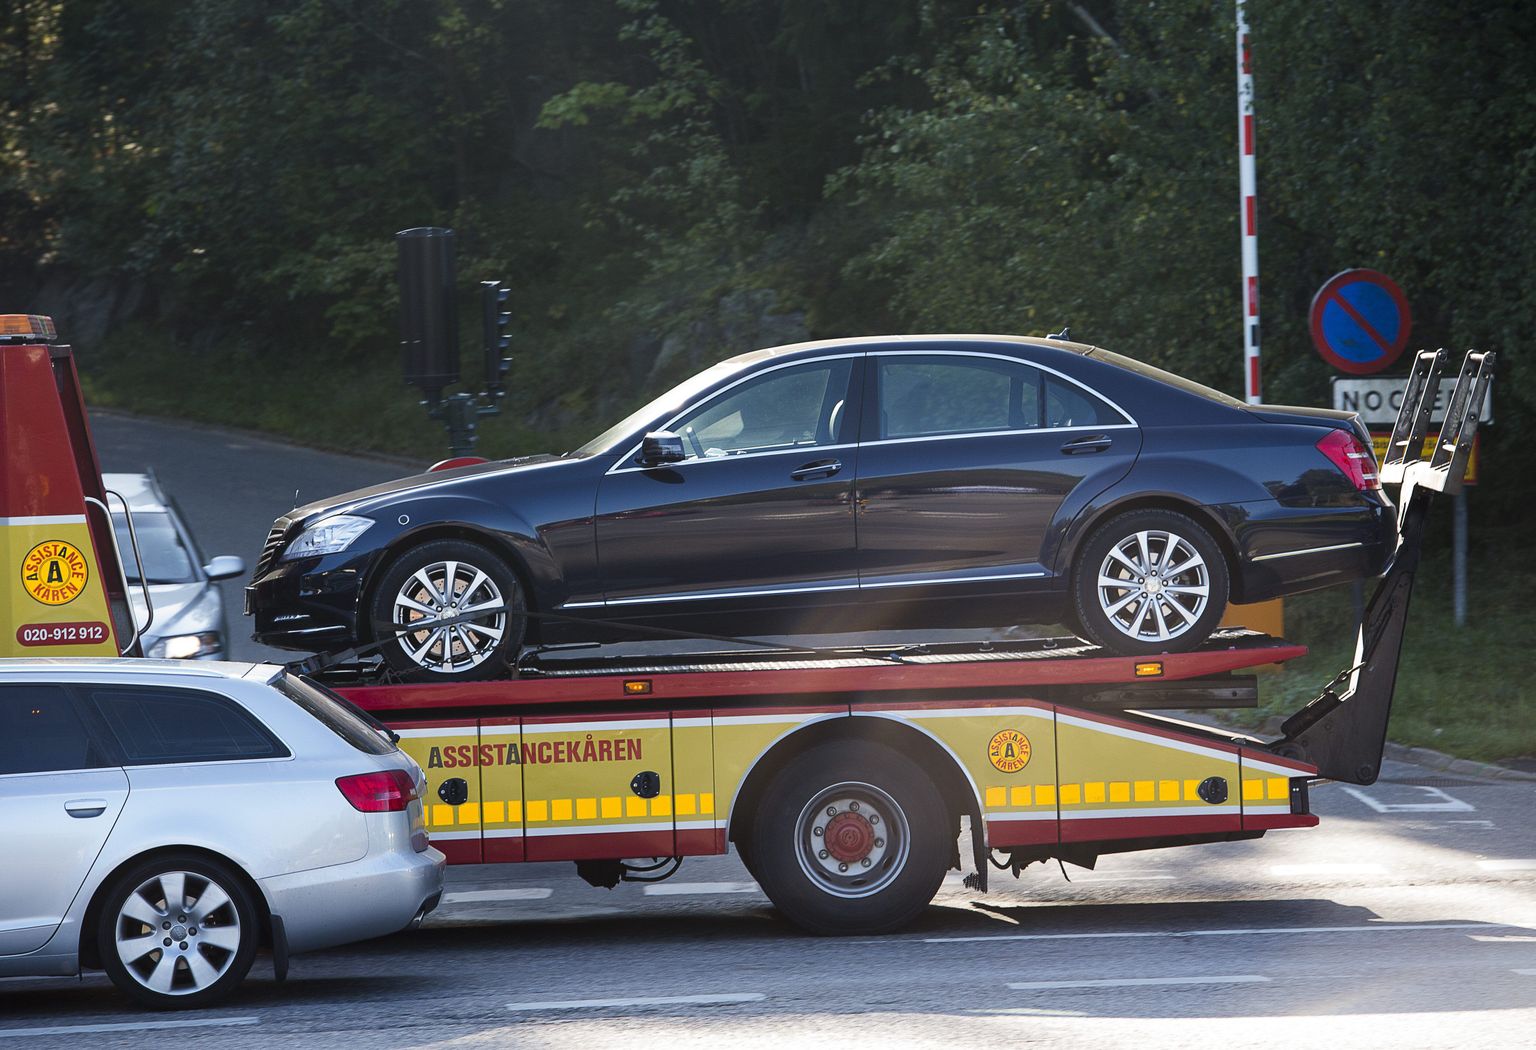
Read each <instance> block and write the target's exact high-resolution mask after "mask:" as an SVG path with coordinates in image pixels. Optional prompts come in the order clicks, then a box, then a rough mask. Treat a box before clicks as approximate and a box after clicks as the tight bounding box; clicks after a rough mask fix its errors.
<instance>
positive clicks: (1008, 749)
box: [987, 729, 1029, 773]
mask: <svg viewBox="0 0 1536 1050" xmlns="http://www.w3.org/2000/svg"><path fill="white" fill-rule="evenodd" d="M987 758H988V759H990V760H991V762H992V765H993V767H994V768H995V769H998V770H1000V771H1002V772H1004V773H1017V772H1018V771H1019V770H1021V769H1023V768H1024V767H1025V766H1027V765H1029V737H1027V736H1025V735H1024V734H1023V733H1021V732H1019V731H1018V730H1017V729H1004V730H1003V731H1002V732H1001V733H998V734H997V735H996V736H994V737H993V738H992V742H991V743H989V744H988V745H987Z"/></svg>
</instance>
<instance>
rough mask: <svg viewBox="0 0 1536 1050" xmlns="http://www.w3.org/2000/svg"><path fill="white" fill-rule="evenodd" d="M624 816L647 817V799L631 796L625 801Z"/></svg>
mask: <svg viewBox="0 0 1536 1050" xmlns="http://www.w3.org/2000/svg"><path fill="white" fill-rule="evenodd" d="M624 815H625V816H626V817H643V816H645V799H643V798H636V797H634V796H633V795H631V796H630V797H629V798H626V799H625V800H624Z"/></svg>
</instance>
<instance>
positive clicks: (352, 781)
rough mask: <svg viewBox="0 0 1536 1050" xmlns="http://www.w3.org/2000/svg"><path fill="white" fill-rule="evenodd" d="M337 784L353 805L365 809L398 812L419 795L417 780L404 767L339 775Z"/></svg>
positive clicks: (360, 809) (355, 807)
mask: <svg viewBox="0 0 1536 1050" xmlns="http://www.w3.org/2000/svg"><path fill="white" fill-rule="evenodd" d="M336 786H337V787H338V788H340V789H341V793H342V794H343V795H345V796H346V798H347V801H348V802H350V803H352V808H353V809H355V810H359V811H360V812H363V813H399V812H400V811H401V810H403V809H405V807H406V806H409V805H410V804H411V803H412V802H414V801H416V799H417V798H418V797H420V796H418V795H417V794H416V782H415V781H414V780H413V779H412V778H411V775H410V774H409V773H407V772H406V771H405V770H403V769H386V770H384V771H383V772H380V773H358V774H357V775H355V776H350V777H337V778H336Z"/></svg>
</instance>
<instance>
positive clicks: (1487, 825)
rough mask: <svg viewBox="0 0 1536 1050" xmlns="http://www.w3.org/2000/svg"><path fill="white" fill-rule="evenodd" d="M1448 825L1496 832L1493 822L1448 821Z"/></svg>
mask: <svg viewBox="0 0 1536 1050" xmlns="http://www.w3.org/2000/svg"><path fill="white" fill-rule="evenodd" d="M1446 823H1447V824H1460V825H1462V826H1464V827H1467V828H1476V829H1477V830H1478V831H1496V830H1497V829H1496V828H1495V827H1494V826H1493V821H1491V820H1448V821H1446Z"/></svg>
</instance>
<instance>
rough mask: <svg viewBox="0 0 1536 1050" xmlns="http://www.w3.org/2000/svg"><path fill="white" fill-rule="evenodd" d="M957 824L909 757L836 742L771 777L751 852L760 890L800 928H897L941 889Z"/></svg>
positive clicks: (883, 930) (806, 754)
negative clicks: (953, 830)
mask: <svg viewBox="0 0 1536 1050" xmlns="http://www.w3.org/2000/svg"><path fill="white" fill-rule="evenodd" d="M950 827H951V821H950V817H949V812H948V810H947V809H946V807H945V805H944V799H943V797H942V796H940V794H939V790H938V788H937V787H935V786H934V784H933V782H932V781H931V780H930V779H929V778H928V776H927V774H926V773H924V772H923V771H922V769H920V768H919V767H918V766H917V765H916V764H914V763H913V762H912V761H911V760H910V759H908V758H906V757H904V756H903V755H901V754H899V753H898V752H896V751H893V750H891V749H890V748H888V747H884V746H882V745H879V744H873V743H869V742H867V741H846V742H832V743H825V744H819V745H817V746H815V747H812V748H810V749H809V750H807V751H805V752H804V753H802V754H800V755H797V756H796V757H795V758H793V759H791V760H790V761H789V763H788V764H787V765H786V766H785V767H784V768H783V769H781V770H780V771H779V772H778V774H777V775H776V776H775V777H774V778H773V780H772V781H771V782H770V783H769V785H768V788H767V790H766V791H764V793H763V795H762V799H761V804H760V807H759V810H758V814H757V819H756V821H755V822H754V826H753V829H752V841H751V842H750V843H749V844H748V847H747V849H746V850H745V851H744V852H745V854H746V855H747V856H750V857H751V865H750V870H751V871H752V872H753V875H754V876H755V877H756V878H757V881H758V884H759V885H760V886H761V887H762V888H763V892H764V893H766V894H767V895H768V897H769V899H770V900H772V901H773V903H774V904H775V905H776V906H777V907H778V909H779V911H780V912H782V913H783V914H784V916H785V918H787V919H789V921H790V922H793V923H794V924H795V925H796V926H799V927H800V928H801V929H804V930H807V931H809V932H811V933H814V934H820V935H840V934H879V933H890V932H891V931H893V930H897V929H900V928H901V927H902V926H905V925H906V924H907V923H909V922H911V921H912V920H913V919H914V918H916V917H917V916H918V915H919V914H920V913H921V912H922V910H923V909H924V908H926V907H927V906H928V903H929V902H930V901H932V900H933V895H934V894H935V893H937V892H938V890H939V885H940V883H942V882H943V880H944V873H945V872H946V871H947V870H948V869H949V858H950V852H951V846H952V844H953V843H952V841H951V839H950V836H949V829H950ZM834 837H835V843H836V844H835V845H832V848H831V849H825V848H822V847H823V844H827V845H831V844H833V843H834ZM822 854H826V856H822ZM840 866H841V867H842V868H846V869H847V870H846V871H844V870H840Z"/></svg>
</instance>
